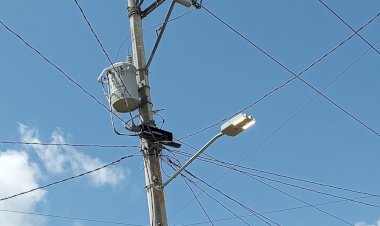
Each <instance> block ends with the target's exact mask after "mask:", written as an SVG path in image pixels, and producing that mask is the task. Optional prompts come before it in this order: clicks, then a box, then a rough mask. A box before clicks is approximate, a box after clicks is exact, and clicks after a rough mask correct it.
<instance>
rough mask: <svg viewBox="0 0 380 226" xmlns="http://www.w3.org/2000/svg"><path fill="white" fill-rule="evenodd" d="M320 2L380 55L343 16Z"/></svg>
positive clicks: (320, 0)
mask: <svg viewBox="0 0 380 226" xmlns="http://www.w3.org/2000/svg"><path fill="white" fill-rule="evenodd" d="M319 2H320V3H321V4H322V5H323V6H325V7H326V8H327V9H328V10H329V11H330V12H331V13H332V14H334V16H336V17H337V18H338V19H339V20H340V21H342V22H343V23H344V24H345V25H346V26H347V27H348V28H350V30H351V31H353V32H355V34H356V35H357V36H359V38H360V39H362V40H363V41H364V42H365V43H367V44H368V45H369V46H370V47H371V48H372V49H373V50H375V51H376V53H377V54H379V55H380V52H379V50H377V49H376V48H375V46H373V45H372V44H371V43H369V42H368V41H367V40H366V39H365V38H363V36H361V35H360V34H359V33H357V32H356V31H355V30H354V29H353V28H352V27H351V26H350V25H349V24H348V23H347V22H346V21H345V20H344V19H343V18H342V17H341V16H339V15H338V14H337V13H336V12H335V11H334V10H333V9H332V8H331V7H329V6H328V5H327V4H326V3H324V2H323V1H322V0H319Z"/></svg>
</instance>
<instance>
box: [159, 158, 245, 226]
mask: <svg viewBox="0 0 380 226" xmlns="http://www.w3.org/2000/svg"><path fill="white" fill-rule="evenodd" d="M176 160H177V161H178V159H176ZM164 162H165V163H166V164H167V165H168V166H170V167H171V168H172V169H173V170H177V169H178V167H177V168H175V167H174V164H170V163H169V161H168V160H166V161H164ZM181 176H182V178H184V179H185V180H188V181H189V182H190V183H192V184H193V185H194V186H196V187H197V188H198V189H199V190H200V191H202V192H201V193H203V194H205V195H207V196H208V197H209V198H210V199H212V200H213V201H214V202H216V203H218V205H220V206H221V207H222V208H223V209H225V210H227V211H228V212H230V213H231V214H232V215H234V216H235V217H234V218H233V219H240V221H242V222H243V223H244V224H246V225H248V226H250V225H251V224H249V223H248V222H246V221H245V220H243V218H242V217H240V216H239V215H237V214H236V213H234V212H233V211H232V210H231V209H229V208H228V207H227V206H225V205H224V204H222V203H221V202H220V201H218V200H217V199H216V198H214V197H213V196H211V195H210V194H209V193H207V191H206V190H204V189H202V188H201V187H200V186H198V185H197V184H196V183H194V182H193V181H191V180H190V178H188V177H186V176H185V175H183V174H181ZM193 195H195V193H193ZM198 195H199V194H198ZM194 197H196V196H194ZM209 220H210V219H209ZM208 222H215V220H213V221H207V222H205V223H208Z"/></svg>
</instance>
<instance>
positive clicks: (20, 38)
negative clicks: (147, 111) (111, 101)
mask: <svg viewBox="0 0 380 226" xmlns="http://www.w3.org/2000/svg"><path fill="white" fill-rule="evenodd" d="M0 24H1V25H2V26H3V27H4V28H5V29H6V30H8V31H9V32H10V33H11V34H13V35H14V36H16V37H17V38H18V39H19V40H20V41H21V42H23V43H24V44H25V45H26V46H28V47H29V48H30V49H32V50H33V51H34V52H35V53H37V54H38V55H39V56H40V57H41V58H42V59H43V60H44V61H46V62H47V63H48V64H50V65H51V66H53V67H54V68H55V69H56V70H57V71H59V72H60V73H61V74H62V75H63V76H64V77H65V78H66V79H68V80H69V81H70V82H71V83H73V84H75V85H76V86H77V87H79V88H80V89H81V90H82V91H83V92H84V93H85V94H86V95H88V96H89V97H91V98H92V99H93V100H94V101H95V102H96V103H98V104H99V105H100V106H102V107H103V108H105V109H106V110H107V111H110V110H109V109H108V107H107V106H106V105H104V104H103V103H102V102H100V101H99V100H98V99H97V98H96V97H95V96H94V95H93V94H91V93H90V92H88V91H87V90H86V89H85V88H84V87H83V86H82V85H81V84H79V83H78V82H76V81H75V80H74V79H73V78H72V77H70V76H69V75H68V74H67V73H66V72H65V71H63V69H61V68H60V67H59V66H58V65H56V64H55V63H53V62H52V61H51V60H49V59H48V58H47V57H46V56H45V55H44V54H42V53H41V52H40V51H39V50H37V49H36V48H34V47H33V46H32V45H31V44H29V43H28V42H27V41H26V40H25V39H24V38H22V37H21V36H20V35H19V34H17V33H16V32H15V31H13V30H12V29H11V28H10V27H9V26H7V25H6V24H5V23H4V22H3V21H1V20H0ZM112 113H113V112H112ZM113 114H114V113H113ZM115 116H116V117H117V118H119V119H120V120H121V121H122V122H124V120H123V119H122V118H120V117H119V116H118V115H115Z"/></svg>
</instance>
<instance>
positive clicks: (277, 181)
mask: <svg viewBox="0 0 380 226" xmlns="http://www.w3.org/2000/svg"><path fill="white" fill-rule="evenodd" d="M203 161H206V162H207V160H203ZM208 162H209V163H212V164H215V165H218V166H222V167H226V168H229V169H231V170H234V171H236V172H239V173H242V174H244V175H246V176H249V177H255V178H256V177H258V178H261V179H265V180H269V181H272V182H276V183H280V184H283V185H287V186H291V187H295V188H298V189H302V190H306V191H310V192H314V193H317V194H321V195H325V196H330V197H333V198H339V199H343V200H346V201H351V202H354V203H359V204H362V205H366V206H370V207H375V208H380V206H379V205H374V204H369V203H365V202H361V201H356V200H354V199H351V198H346V197H343V196H339V195H334V194H330V193H326V192H321V191H317V190H315V189H310V188H306V187H301V186H298V185H294V184H290V183H287V182H283V181H279V180H275V179H271V178H268V177H264V176H260V175H257V174H254V173H250V172H246V171H243V170H239V169H237V168H235V167H233V166H231V165H223V164H218V163H215V162H211V161H208ZM262 172H263V171H262ZM270 174H271V175H274V173H270ZM276 175H279V174H276ZM287 178H288V179H290V178H291V177H287ZM293 179H294V178H293ZM298 181H301V179H299V180H298ZM303 181H306V180H303ZM309 183H312V184H315V185H319V186H325V187H329V188H334V189H338V190H344V191H349V192H354V193H359V194H365V195H370V196H374V197H380V196H379V195H377V194H370V193H367V192H359V191H355V190H352V189H347V188H339V187H337V186H332V185H326V184H322V183H316V182H309Z"/></svg>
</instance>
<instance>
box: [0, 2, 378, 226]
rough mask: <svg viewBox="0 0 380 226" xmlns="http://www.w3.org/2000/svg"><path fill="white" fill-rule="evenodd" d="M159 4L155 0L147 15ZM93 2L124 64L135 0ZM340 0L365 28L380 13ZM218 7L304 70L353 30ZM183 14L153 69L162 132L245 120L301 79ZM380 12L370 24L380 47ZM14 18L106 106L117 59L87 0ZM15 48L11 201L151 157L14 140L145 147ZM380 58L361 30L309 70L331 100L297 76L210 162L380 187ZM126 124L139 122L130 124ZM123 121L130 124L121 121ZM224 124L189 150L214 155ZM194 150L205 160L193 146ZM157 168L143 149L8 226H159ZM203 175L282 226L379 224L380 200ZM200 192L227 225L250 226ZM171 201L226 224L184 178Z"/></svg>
mask: <svg viewBox="0 0 380 226" xmlns="http://www.w3.org/2000/svg"><path fill="white" fill-rule="evenodd" d="M151 2H153V1H149V0H146V1H145V3H144V4H143V7H146V6H147V5H149V3H151ZM203 2H204V3H206V2H207V1H203ZM79 3H80V5H81V6H82V8H83V10H84V12H85V14H86V16H87V17H88V19H89V21H90V22H91V24H92V26H93V28H94V30H95V32H96V33H97V35H98V36H99V39H100V41H101V42H102V43H103V45H104V47H105V49H106V51H107V53H108V54H109V56H110V57H111V59H112V61H114V62H116V61H117V60H124V59H125V57H126V55H128V53H129V52H130V51H131V49H130V45H129V43H130V39H128V37H129V35H130V31H129V20H128V15H127V12H126V7H127V1H105V0H96V1H84V0H82V1H79ZM325 3H326V4H327V5H328V6H329V7H331V9H333V10H334V11H335V12H336V13H337V14H338V15H339V16H341V17H342V18H343V19H344V20H345V21H346V22H347V23H348V24H349V25H350V26H352V27H353V28H354V29H359V28H360V27H361V26H363V25H364V24H366V23H367V22H368V21H370V20H371V19H372V18H373V17H374V16H375V15H376V14H378V13H379V11H380V2H377V1H369V0H366V1H353V0H349V1H330V0H326V1H325ZM169 4H170V1H166V2H165V3H164V4H163V5H162V6H160V7H159V8H158V9H157V10H156V11H154V12H153V13H152V14H150V15H149V16H148V17H147V18H145V19H144V21H143V23H144V28H145V29H146V30H145V33H144V35H145V44H146V53H147V54H146V55H147V56H148V55H149V53H150V50H151V48H152V46H153V44H154V41H155V37H156V33H155V29H157V28H158V25H159V24H160V23H161V22H162V21H163V19H164V17H165V14H166V11H167V9H168V7H169ZM206 7H207V9H209V10H210V11H211V12H212V13H214V14H216V15H217V16H219V17H220V18H221V19H223V20H224V21H226V22H227V23H229V24H230V25H231V26H232V27H233V28H235V29H236V30H238V31H239V32H241V34H243V35H244V36H245V37H247V38H248V39H249V40H251V42H253V43H254V44H255V45H257V46H259V47H260V48H261V49H262V50H264V51H265V52H266V53H268V54H269V55H270V56H272V57H273V58H274V59H276V60H277V61H278V62H280V63H281V64H283V65H284V66H285V67H287V68H289V69H290V70H292V71H293V72H294V73H296V74H298V73H299V72H301V71H303V70H304V69H305V68H307V67H308V66H309V65H311V64H312V63H313V62H315V61H316V60H318V59H320V58H321V57H322V56H323V55H324V54H326V53H328V52H329V51H330V50H332V49H334V48H335V47H336V46H338V45H339V44H340V43H341V42H342V41H344V40H345V39H347V38H348V37H350V36H351V35H352V34H353V32H352V31H351V30H350V29H349V28H348V27H347V26H346V25H345V24H344V23H342V22H341V21H340V20H339V19H338V18H337V17H336V16H334V15H333V14H332V13H331V12H330V11H329V10H328V9H327V8H326V7H324V6H323V5H322V4H321V3H320V2H319V1H301V0H293V1H232V2H231V1H216V0H212V1H210V2H209V3H208V4H207V5H206ZM182 15H184V16H182ZM178 16H182V17H180V18H178V19H176V20H174V21H172V22H170V23H169V24H168V26H167V30H166V32H165V34H164V36H163V39H162V42H161V44H160V46H159V49H158V51H157V53H156V56H155V58H154V60H153V63H152V65H151V68H150V82H151V89H152V90H151V91H152V93H151V94H152V100H153V103H154V109H161V111H159V115H156V116H155V119H156V121H157V123H158V125H160V126H162V122H163V120H162V119H165V120H164V124H163V128H164V129H166V130H169V131H172V132H173V133H174V136H175V137H176V138H181V137H185V136H187V135H189V134H192V133H194V132H197V131H200V130H202V129H203V128H207V127H209V126H210V125H213V124H215V123H217V122H219V121H221V120H222V119H225V118H227V117H229V116H231V115H233V114H235V113H236V112H239V111H240V110H241V109H243V108H245V107H247V106H250V105H251V104H252V103H254V102H255V101H257V100H259V99H260V98H261V97H263V96H264V95H265V94H266V93H268V92H270V91H271V90H273V89H274V88H276V87H278V86H280V85H281V84H283V83H284V82H286V81H287V80H289V79H291V78H292V77H293V75H292V74H291V73H289V72H288V71H286V70H285V69H284V68H283V67H281V66H280V65H279V64H278V63H276V62H275V61H273V60H272V59H270V58H269V57H268V56H266V55H265V54H263V53H262V52H260V51H259V50H258V49H257V48H255V47H254V46H253V45H251V44H249V43H248V42H246V41H245V40H243V39H242V38H241V37H239V36H238V35H237V34H236V33H234V32H232V31H231V30H230V29H228V28H227V27H226V26H224V25H223V24H222V23H220V22H219V21H218V20H216V19H215V18H214V17H212V16H211V15H210V14H209V13H207V12H206V11H205V10H204V9H201V10H194V9H193V8H191V9H187V8H184V7H183V6H180V5H177V6H176V7H175V10H174V12H173V18H175V17H178ZM379 19H380V18H376V19H375V20H373V21H372V22H371V23H370V24H368V26H366V27H365V28H363V29H362V30H361V31H360V35H361V36H362V37H363V38H364V39H365V40H366V41H368V42H369V43H370V44H371V45H372V46H374V47H375V48H376V49H378V50H380V46H379V45H377V42H378V41H379V40H380V34H379V32H378V31H379V29H380V21H379ZM0 20H1V21H2V22H3V23H4V24H6V25H7V26H8V27H10V28H11V29H12V30H14V31H15V32H16V33H18V34H19V35H20V36H21V37H23V38H24V39H25V40H26V41H27V42H28V43H30V44H31V45H32V46H33V47H34V48H36V49H37V50H39V51H40V52H41V53H42V54H44V55H45V56H46V57H47V58H48V59H49V60H51V61H52V62H54V63H55V64H56V65H58V66H59V67H60V68H61V69H62V70H63V71H64V72H65V73H66V74H67V75H69V76H70V77H71V78H73V79H74V80H75V81H76V82H77V83H79V84H81V85H82V86H83V87H85V89H86V90H87V91H88V92H89V93H91V94H92V95H94V96H95V97H96V98H97V99H99V100H100V101H101V102H102V103H103V104H106V105H107V100H106V97H105V96H104V94H103V91H102V87H101V86H100V84H99V83H97V82H96V79H97V77H98V76H99V74H100V73H101V71H102V70H103V69H104V68H105V67H108V66H109V62H108V60H107V58H106V57H105V55H104V54H103V52H102V51H101V48H100V46H99V45H98V43H97V42H96V39H95V38H94V36H93V34H92V33H91V31H90V29H89V28H88V26H87V24H86V22H85V21H84V19H83V17H82V15H81V13H80V11H79V9H78V7H77V6H76V4H75V1H74V0H72V1H47V0H41V1H25V0H12V1H11V0H3V1H1V2H0ZM0 40H1V42H0V67H1V70H2V88H1V89H0V112H1V117H0V124H1V129H0V140H1V141H2V144H1V146H0V198H3V197H7V196H10V195H13V194H16V193H19V192H22V191H25V190H29V189H32V188H34V187H38V186H42V185H45V184H48V183H51V182H54V181H57V180H61V179H63V178H66V177H70V176H73V175H77V174H79V173H82V172H85V171H88V170H92V169H94V168H97V167H99V166H102V165H104V164H107V163H109V162H112V161H114V160H117V159H119V158H120V157H122V156H125V155H129V154H133V153H136V152H138V150H139V148H138V147H126V148H98V147H67V146H40V145H20V144H5V143H4V141H21V142H42V143H74V144H106V145H128V146H138V145H139V140H138V138H136V137H124V136H117V135H116V134H114V132H113V130H112V127H111V122H110V118H109V113H108V112H107V110H106V109H104V108H103V107H102V106H100V105H99V104H98V103H96V102H95V101H94V100H93V99H92V98H91V97H89V96H88V95H86V94H85V93H84V92H82V90H80V89H79V88H78V87H77V86H75V85H74V84H73V83H71V82H70V81H68V80H67V79H66V78H65V77H64V76H62V74H61V73H60V72H59V71H57V70H56V69H55V68H54V67H52V66H51V65H49V64H47V62H46V61H44V60H43V59H42V58H41V57H40V56H38V55H37V54H36V53H35V52H34V51H33V50H31V49H30V48H28V47H27V46H26V45H24V44H23V43H22V42H21V41H20V40H19V39H18V38H17V37H16V36H14V35H12V34H11V33H10V32H9V31H7V30H6V29H5V28H4V27H3V26H1V29H0ZM119 49H120V51H119V52H118V50H119ZM117 56H118V57H117ZM116 58H117V59H116ZM379 59H380V54H379V53H377V52H376V51H375V50H374V49H372V48H371V47H370V46H369V45H368V44H367V43H366V42H364V41H363V40H362V39H361V38H360V37H358V36H357V35H355V36H354V37H352V38H351V39H350V40H348V41H347V42H345V43H344V44H343V45H341V46H339V47H338V48H337V49H336V50H335V51H333V52H332V53H331V54H329V55H328V56H327V57H325V58H324V59H323V60H321V61H320V62H318V63H317V64H316V65H314V66H313V67H312V68H310V69H309V70H308V71H307V72H305V73H303V74H302V75H301V77H302V78H303V79H304V80H305V81H306V82H307V83H309V84H311V85H312V86H313V87H315V88H316V89H317V90H319V91H322V90H323V94H324V95H325V96H326V97H327V98H328V99H330V100H331V101H328V100H327V98H326V97H322V96H321V95H318V93H317V92H315V91H314V90H313V89H311V88H310V87H308V86H307V85H305V84H304V83H302V82H301V81H299V80H297V79H295V80H294V81H292V82H291V83H289V84H288V85H286V86H285V87H283V88H281V89H279V90H278V91H276V92H274V93H273V94H271V95H269V96H267V97H266V98H264V99H263V100H262V101H260V102H259V103H257V104H255V105H253V106H251V107H249V108H248V109H246V110H245V112H247V113H249V114H251V115H253V116H254V117H255V118H256V121H257V123H256V125H255V126H254V127H253V128H251V129H250V130H248V131H247V132H245V133H242V134H241V135H239V136H237V137H234V138H230V137H223V138H221V139H220V140H218V141H217V142H216V143H215V144H213V145H212V146H211V147H210V148H209V149H208V150H207V154H209V155H212V156H213V157H215V158H217V159H219V160H221V161H224V162H228V163H233V164H238V165H241V166H246V167H250V168H254V169H258V170H264V171H267V172H272V173H277V174H281V175H284V176H288V177H295V178H302V179H305V180H310V181H314V182H318V183H323V184H328V185H333V186H337V187H339V188H347V189H353V190H356V191H361V192H367V193H369V194H380V192H379V187H380V182H379V177H378V172H379V170H380V164H379V153H378V150H379V147H380V137H379V135H378V133H380V120H379V118H378V115H380V108H379V106H378V103H379V96H380V93H379V92H380V89H379V78H378V75H379V72H380V64H379ZM331 102H334V103H335V104H336V105H334V104H332V103H331ZM337 105H338V106H339V107H340V108H339V107H337ZM134 114H136V112H134ZM350 115H351V116H350ZM123 117H124V118H125V119H126V120H128V117H129V115H128V114H125V115H123ZM354 118H355V119H356V120H355V119H354ZM358 121H360V122H361V123H360V122H358ZM116 125H117V127H118V129H119V130H123V129H122V125H121V123H120V122H119V121H116ZM219 126H220V125H218V126H214V127H211V128H209V129H207V130H205V131H203V132H201V133H198V134H196V135H194V136H190V137H188V138H186V139H184V140H183V142H185V143H186V144H188V145H191V146H193V147H195V148H199V147H201V146H202V145H203V144H204V143H206V142H207V141H208V140H209V139H210V138H211V137H212V136H213V135H215V134H216V133H218V132H219ZM366 126H367V127H366ZM368 127H369V128H371V129H372V131H371V130H370V129H369V128H368ZM376 133H377V134H376ZM180 151H182V152H186V153H194V152H195V150H193V149H191V148H189V147H188V146H186V145H183V146H182V148H181V149H180ZM165 153H166V154H167V153H168V152H167V151H165ZM175 155H176V156H177V157H178V158H179V159H180V160H181V161H182V162H184V161H185V160H186V157H184V156H183V155H181V154H180V153H176V154H175ZM170 156H172V157H173V156H174V155H173V154H172V155H170ZM142 169H143V161H142V157H141V156H136V157H133V158H130V159H126V160H123V161H122V162H120V163H119V164H118V165H116V166H112V167H108V168H106V169H105V170H103V171H99V172H97V173H93V174H90V175H88V176H84V177H81V178H78V179H75V180H71V181H68V182H65V183H61V184H59V185H56V186H52V187H49V188H46V189H42V190H38V191H36V192H32V193H30V194H28V195H24V196H19V197H16V198H13V199H9V200H5V201H1V202H0V222H6V224H5V223H2V224H4V225H7V226H29V225H30V226H32V225H33V226H53V225H54V226H61V225H62V226H63V225H73V226H88V225H92V226H98V225H117V224H116V223H123V224H125V225H128V224H132V225H149V220H148V207H147V202H146V194H145V188H144V185H145V184H144V172H143V170H142ZM163 169H164V173H165V174H167V175H170V174H172V173H173V171H172V170H171V168H169V167H168V166H167V165H166V164H165V163H163ZM189 171H190V172H192V173H193V174H194V175H196V176H197V177H199V178H201V179H202V180H204V181H206V182H207V183H209V184H212V186H214V187H215V188H217V189H219V190H220V191H222V192H224V193H225V194H227V195H228V196H230V197H233V198H234V199H236V200H237V201H239V202H241V203H243V204H244V205H246V206H248V207H249V208H251V209H253V210H254V211H256V212H258V213H262V215H264V216H265V217H267V218H269V219H271V220H273V221H274V222H277V223H278V224H280V225H292V226H297V225H309V226H320V225H345V224H351V225H355V226H378V225H380V222H378V221H379V219H380V211H379V207H376V206H377V205H380V202H379V198H378V197H368V194H359V193H353V192H348V191H342V190H337V189H332V188H331V187H330V188H328V187H323V186H317V185H315V184H308V183H305V182H300V181H295V180H290V179H286V178H284V177H275V176H274V175H270V174H263V173H260V172H258V171H255V172H252V171H249V170H248V169H244V171H245V172H251V173H254V174H255V175H256V177H255V178H256V179H259V180H260V181H261V180H262V182H265V183H266V184H267V185H270V186H272V187H269V186H267V185H265V184H263V183H260V182H258V181H257V180H254V179H253V178H252V177H247V176H245V175H243V174H241V173H238V172H234V171H228V170H227V169H226V167H219V166H215V165H213V164H211V163H209V162H204V161H200V160H198V161H195V162H194V163H193V164H192V165H191V166H190V167H189ZM226 172H227V173H226ZM257 176H259V177H257ZM268 179H269V180H268ZM192 180H193V182H194V183H195V185H198V186H199V187H201V188H202V189H206V188H207V186H206V185H205V184H203V183H202V182H201V180H196V179H194V178H193V179H192ZM274 180H276V181H280V182H282V184H280V183H278V182H275V181H274ZM286 184H287V185H286ZM289 185H293V186H289ZM294 185H296V186H298V188H297V187H294ZM191 186H192V188H193V190H194V192H195V193H196V194H197V197H198V198H199V201H200V202H201V203H202V205H203V207H204V209H205V210H206V212H207V213H208V215H209V217H210V218H211V219H212V220H213V221H215V222H214V225H221V226H223V225H244V223H243V222H242V221H241V220H240V219H239V218H237V217H235V216H234V215H233V214H231V213H230V212H229V211H227V210H226V209H225V208H223V207H221V206H220V205H219V204H217V203H216V202H215V201H214V200H212V199H210V198H209V197H208V196H207V195H205V194H202V193H201V191H200V190H199V189H198V188H197V187H196V186H193V184H191ZM300 187H301V188H303V189H300ZM276 189H277V190H276ZM305 189H309V190H305ZM310 190H313V191H314V192H311V191H310ZM281 192H282V193H281ZM316 192H319V193H316ZM207 193H209V195H211V196H212V197H214V198H215V199H216V200H218V201H219V202H221V203H223V204H224V206H225V207H227V208H229V209H230V210H231V211H232V212H234V213H235V214H236V215H239V216H244V218H243V219H244V220H245V221H246V222H247V223H248V224H249V225H267V224H266V223H264V222H263V221H261V220H260V219H258V218H257V217H255V216H247V215H252V214H251V213H250V212H247V211H246V210H245V209H243V208H241V207H240V206H239V205H237V204H236V203H234V202H231V201H230V200H229V199H227V198H226V197H225V196H223V195H221V194H220V193H218V192H217V191H216V190H212V189H210V188H209V189H208V190H207ZM284 193H287V194H288V195H291V196H292V197H290V196H288V195H285V194H284ZM165 194H166V206H167V212H168V219H169V225H177V226H178V225H211V223H210V222H207V221H208V219H207V217H206V215H205V213H204V212H203V211H202V209H201V207H200V206H199V204H198V203H197V202H196V201H195V200H194V196H193V195H192V193H191V191H190V190H189V188H188V187H187V185H186V184H185V183H184V180H182V178H180V177H178V178H177V179H176V180H174V181H173V182H171V184H170V185H168V187H167V188H166V189H165ZM329 195H330V196H329ZM338 196H339V197H340V198H339V197H338ZM363 196H366V197H364V198H363ZM342 198H344V199H342ZM357 198H361V199H357ZM300 200H302V201H300ZM355 200H356V201H359V202H362V203H357V202H356V203H355V202H354V201H355ZM338 201H339V202H338ZM305 203H307V204H305ZM323 203H324V204H323ZM326 203H329V204H326ZM315 204H323V205H318V206H316V208H319V210H318V209H316V208H313V207H310V206H308V207H305V206H307V205H315ZM370 205H372V206H370ZM22 212H23V213H22ZM25 213H35V214H36V213H37V214H45V215H54V216H56V217H52V216H50V217H49V216H41V215H40V216H37V215H35V214H25ZM332 216H334V217H332ZM63 217H66V218H63ZM337 218H339V219H337ZM86 219H87V220H86ZM89 220H93V221H89ZM99 221H107V222H108V223H106V222H103V223H102V222H99ZM344 221H345V222H344ZM112 222H113V224H112ZM202 222H203V223H202ZM271 224H272V225H275V224H273V223H271ZM119 225H120V224H119Z"/></svg>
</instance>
